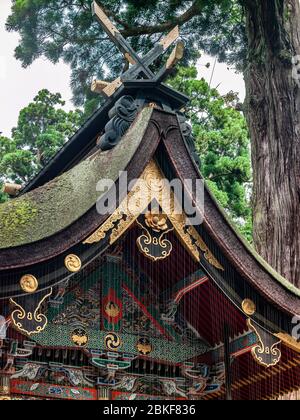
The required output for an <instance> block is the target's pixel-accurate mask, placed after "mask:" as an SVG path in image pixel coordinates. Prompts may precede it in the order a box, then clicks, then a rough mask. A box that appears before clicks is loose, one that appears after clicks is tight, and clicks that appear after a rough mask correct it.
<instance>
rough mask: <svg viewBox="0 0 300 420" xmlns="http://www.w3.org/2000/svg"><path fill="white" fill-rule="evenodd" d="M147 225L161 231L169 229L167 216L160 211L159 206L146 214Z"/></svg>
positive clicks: (155, 230)
mask: <svg viewBox="0 0 300 420" xmlns="http://www.w3.org/2000/svg"><path fill="white" fill-rule="evenodd" d="M145 223H146V225H147V226H148V227H149V228H151V229H152V230H154V232H160V231H164V230H167V229H168V224H167V216H166V215H165V214H163V213H161V212H160V211H159V209H158V208H156V209H153V210H152V211H147V213H146V215H145Z"/></svg>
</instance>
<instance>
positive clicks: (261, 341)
mask: <svg viewBox="0 0 300 420" xmlns="http://www.w3.org/2000/svg"><path fill="white" fill-rule="evenodd" d="M247 323H248V326H249V327H250V329H251V330H252V331H254V332H255V334H256V336H257V338H258V344H257V345H256V346H255V347H253V348H252V350H251V353H252V356H253V357H254V359H255V360H256V361H257V363H259V364H260V365H262V366H264V367H267V368H268V367H271V366H276V365H277V364H278V363H279V361H280V359H281V351H280V349H279V348H278V345H279V344H280V343H281V340H279V339H278V338H276V337H275V336H274V335H273V334H271V333H269V332H268V331H266V330H264V329H263V328H261V327H260V326H259V325H257V324H255V323H254V322H253V321H252V320H251V319H248V321H247Z"/></svg>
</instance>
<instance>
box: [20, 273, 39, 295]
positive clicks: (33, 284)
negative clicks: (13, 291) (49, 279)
mask: <svg viewBox="0 0 300 420" xmlns="http://www.w3.org/2000/svg"><path fill="white" fill-rule="evenodd" d="M20 286H21V289H22V290H23V291H24V292H25V293H34V292H36V291H37V289H38V287H39V282H38V281H37V279H36V277H34V276H33V275H31V274H26V275H25V276H23V277H22V278H21V280H20Z"/></svg>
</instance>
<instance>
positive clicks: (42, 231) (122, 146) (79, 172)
mask: <svg viewBox="0 0 300 420" xmlns="http://www.w3.org/2000/svg"><path fill="white" fill-rule="evenodd" d="M152 112H153V110H152V109H151V108H144V109H143V110H142V111H141V112H140V114H139V115H138V117H137V118H136V120H135V122H134V123H133V124H132V126H131V127H130V129H129V130H128V131H127V133H126V134H125V135H124V137H123V138H122V140H121V141H120V143H119V144H118V145H117V146H116V147H115V148H114V149H112V150H109V151H107V152H101V151H100V150H99V151H98V152H96V153H95V154H94V155H92V156H90V157H89V158H87V159H86V160H84V161H82V162H81V163H79V164H78V165H77V166H75V167H74V168H72V169H71V170H70V171H68V172H66V173H64V174H62V175H61V176H59V177H57V178H55V179H54V180H53V181H51V182H49V183H48V184H46V185H44V186H42V187H40V188H37V189H36V190H34V191H31V192H29V193H28V194H24V195H23V196H21V197H19V198H16V199H14V200H12V201H9V202H6V203H3V204H1V205H0V248H1V249H4V248H11V247H16V246H21V245H25V244H29V243H33V242H37V241H39V240H41V239H44V238H48V237H50V236H52V235H54V234H55V233H57V232H59V231H61V230H63V229H65V228H67V227H68V226H70V225H71V224H72V223H74V222H75V221H76V220H77V219H78V218H80V217H81V216H83V215H84V214H85V213H86V212H87V211H88V210H90V209H91V208H92V207H93V206H94V205H95V204H96V202H97V200H98V199H99V196H100V194H101V193H99V192H98V191H97V190H96V185H97V183H98V182H99V181H100V180H101V179H103V178H106V179H110V180H113V181H116V180H117V179H118V176H119V172H120V171H122V170H124V169H125V168H126V166H127V165H128V164H129V162H130V160H131V159H132V157H133V156H134V154H135V151H136V150H137V148H138V146H139V144H140V142H141V140H142V138H143V136H144V133H145V131H146V128H147V126H148V123H149V120H150V117H151V114H152Z"/></svg>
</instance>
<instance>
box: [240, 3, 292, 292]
mask: <svg viewBox="0 0 300 420" xmlns="http://www.w3.org/2000/svg"><path fill="white" fill-rule="evenodd" d="M243 4H244V7H245V14H246V23H247V24H246V29H247V37H248V42H249V57H248V62H247V68H246V69H245V83H246V92H247V96H246V103H245V105H246V106H245V110H246V116H247V119H248V123H249V128H250V136H251V144H252V146H251V147H252V163H253V182H254V194H253V210H254V214H253V222H254V243H255V246H256V249H257V251H258V252H259V253H260V254H261V255H262V257H264V258H265V260H266V261H267V262H268V263H269V264H270V265H271V266H272V267H273V268H274V269H275V270H277V271H278V272H279V273H280V274H281V275H282V276H284V277H285V278H286V279H288V280H289V281H291V282H292V283H293V284H294V285H296V286H298V287H300V125H299V123H300V113H299V107H300V74H299V79H298V80H297V77H295V75H296V71H295V69H296V64H297V62H296V61H295V57H296V56H297V55H298V56H299V57H298V58H299V63H300V23H299V22H300V7H299V0H243ZM293 61H295V64H294V65H293ZM299 68H300V64H299ZM293 69H294V72H293Z"/></svg>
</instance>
